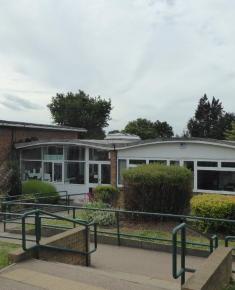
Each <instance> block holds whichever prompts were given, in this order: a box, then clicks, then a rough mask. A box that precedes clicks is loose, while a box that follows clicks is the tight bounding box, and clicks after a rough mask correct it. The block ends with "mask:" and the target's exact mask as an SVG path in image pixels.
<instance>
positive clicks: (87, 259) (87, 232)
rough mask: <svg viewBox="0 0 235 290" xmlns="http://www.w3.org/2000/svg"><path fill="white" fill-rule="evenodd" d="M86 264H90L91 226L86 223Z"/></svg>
mask: <svg viewBox="0 0 235 290" xmlns="http://www.w3.org/2000/svg"><path fill="white" fill-rule="evenodd" d="M85 239H86V266H87V267H88V266H89V254H88V252H89V227H88V226H87V225H86V237H85Z"/></svg>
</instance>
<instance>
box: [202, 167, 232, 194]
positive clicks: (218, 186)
mask: <svg viewBox="0 0 235 290" xmlns="http://www.w3.org/2000/svg"><path fill="white" fill-rule="evenodd" d="M197 183H198V189H199V190H218V191H219V190H221V191H235V172H233V171H217V170H198V174H197Z"/></svg>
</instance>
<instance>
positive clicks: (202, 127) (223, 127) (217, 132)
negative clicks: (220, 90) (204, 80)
mask: <svg viewBox="0 0 235 290" xmlns="http://www.w3.org/2000/svg"><path fill="white" fill-rule="evenodd" d="M234 120H235V115H234V114H232V113H227V112H225V111H224V108H223V106H222V103H221V102H220V100H219V99H215V97H213V98H212V101H211V102H210V101H209V100H208V97H207V95H206V94H205V95H204V96H203V97H202V98H201V99H200V100H199V104H198V106H197V109H196V111H195V115H194V117H193V118H191V119H190V120H189V121H188V124H187V128H188V133H189V136H191V137H200V138H214V139H224V138H225V132H226V131H227V130H230V129H231V128H232V121H234Z"/></svg>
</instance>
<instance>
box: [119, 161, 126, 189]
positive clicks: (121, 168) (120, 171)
mask: <svg viewBox="0 0 235 290" xmlns="http://www.w3.org/2000/svg"><path fill="white" fill-rule="evenodd" d="M126 167H127V162H126V159H118V184H122V183H123V177H122V173H123V171H124V170H125V169H126Z"/></svg>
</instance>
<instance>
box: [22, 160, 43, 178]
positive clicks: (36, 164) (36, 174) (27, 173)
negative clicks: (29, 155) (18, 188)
mask: <svg viewBox="0 0 235 290" xmlns="http://www.w3.org/2000/svg"><path fill="white" fill-rule="evenodd" d="M21 173H22V180H27V179H38V180H41V179H42V163H41V162H40V161H22V163H21Z"/></svg>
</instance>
